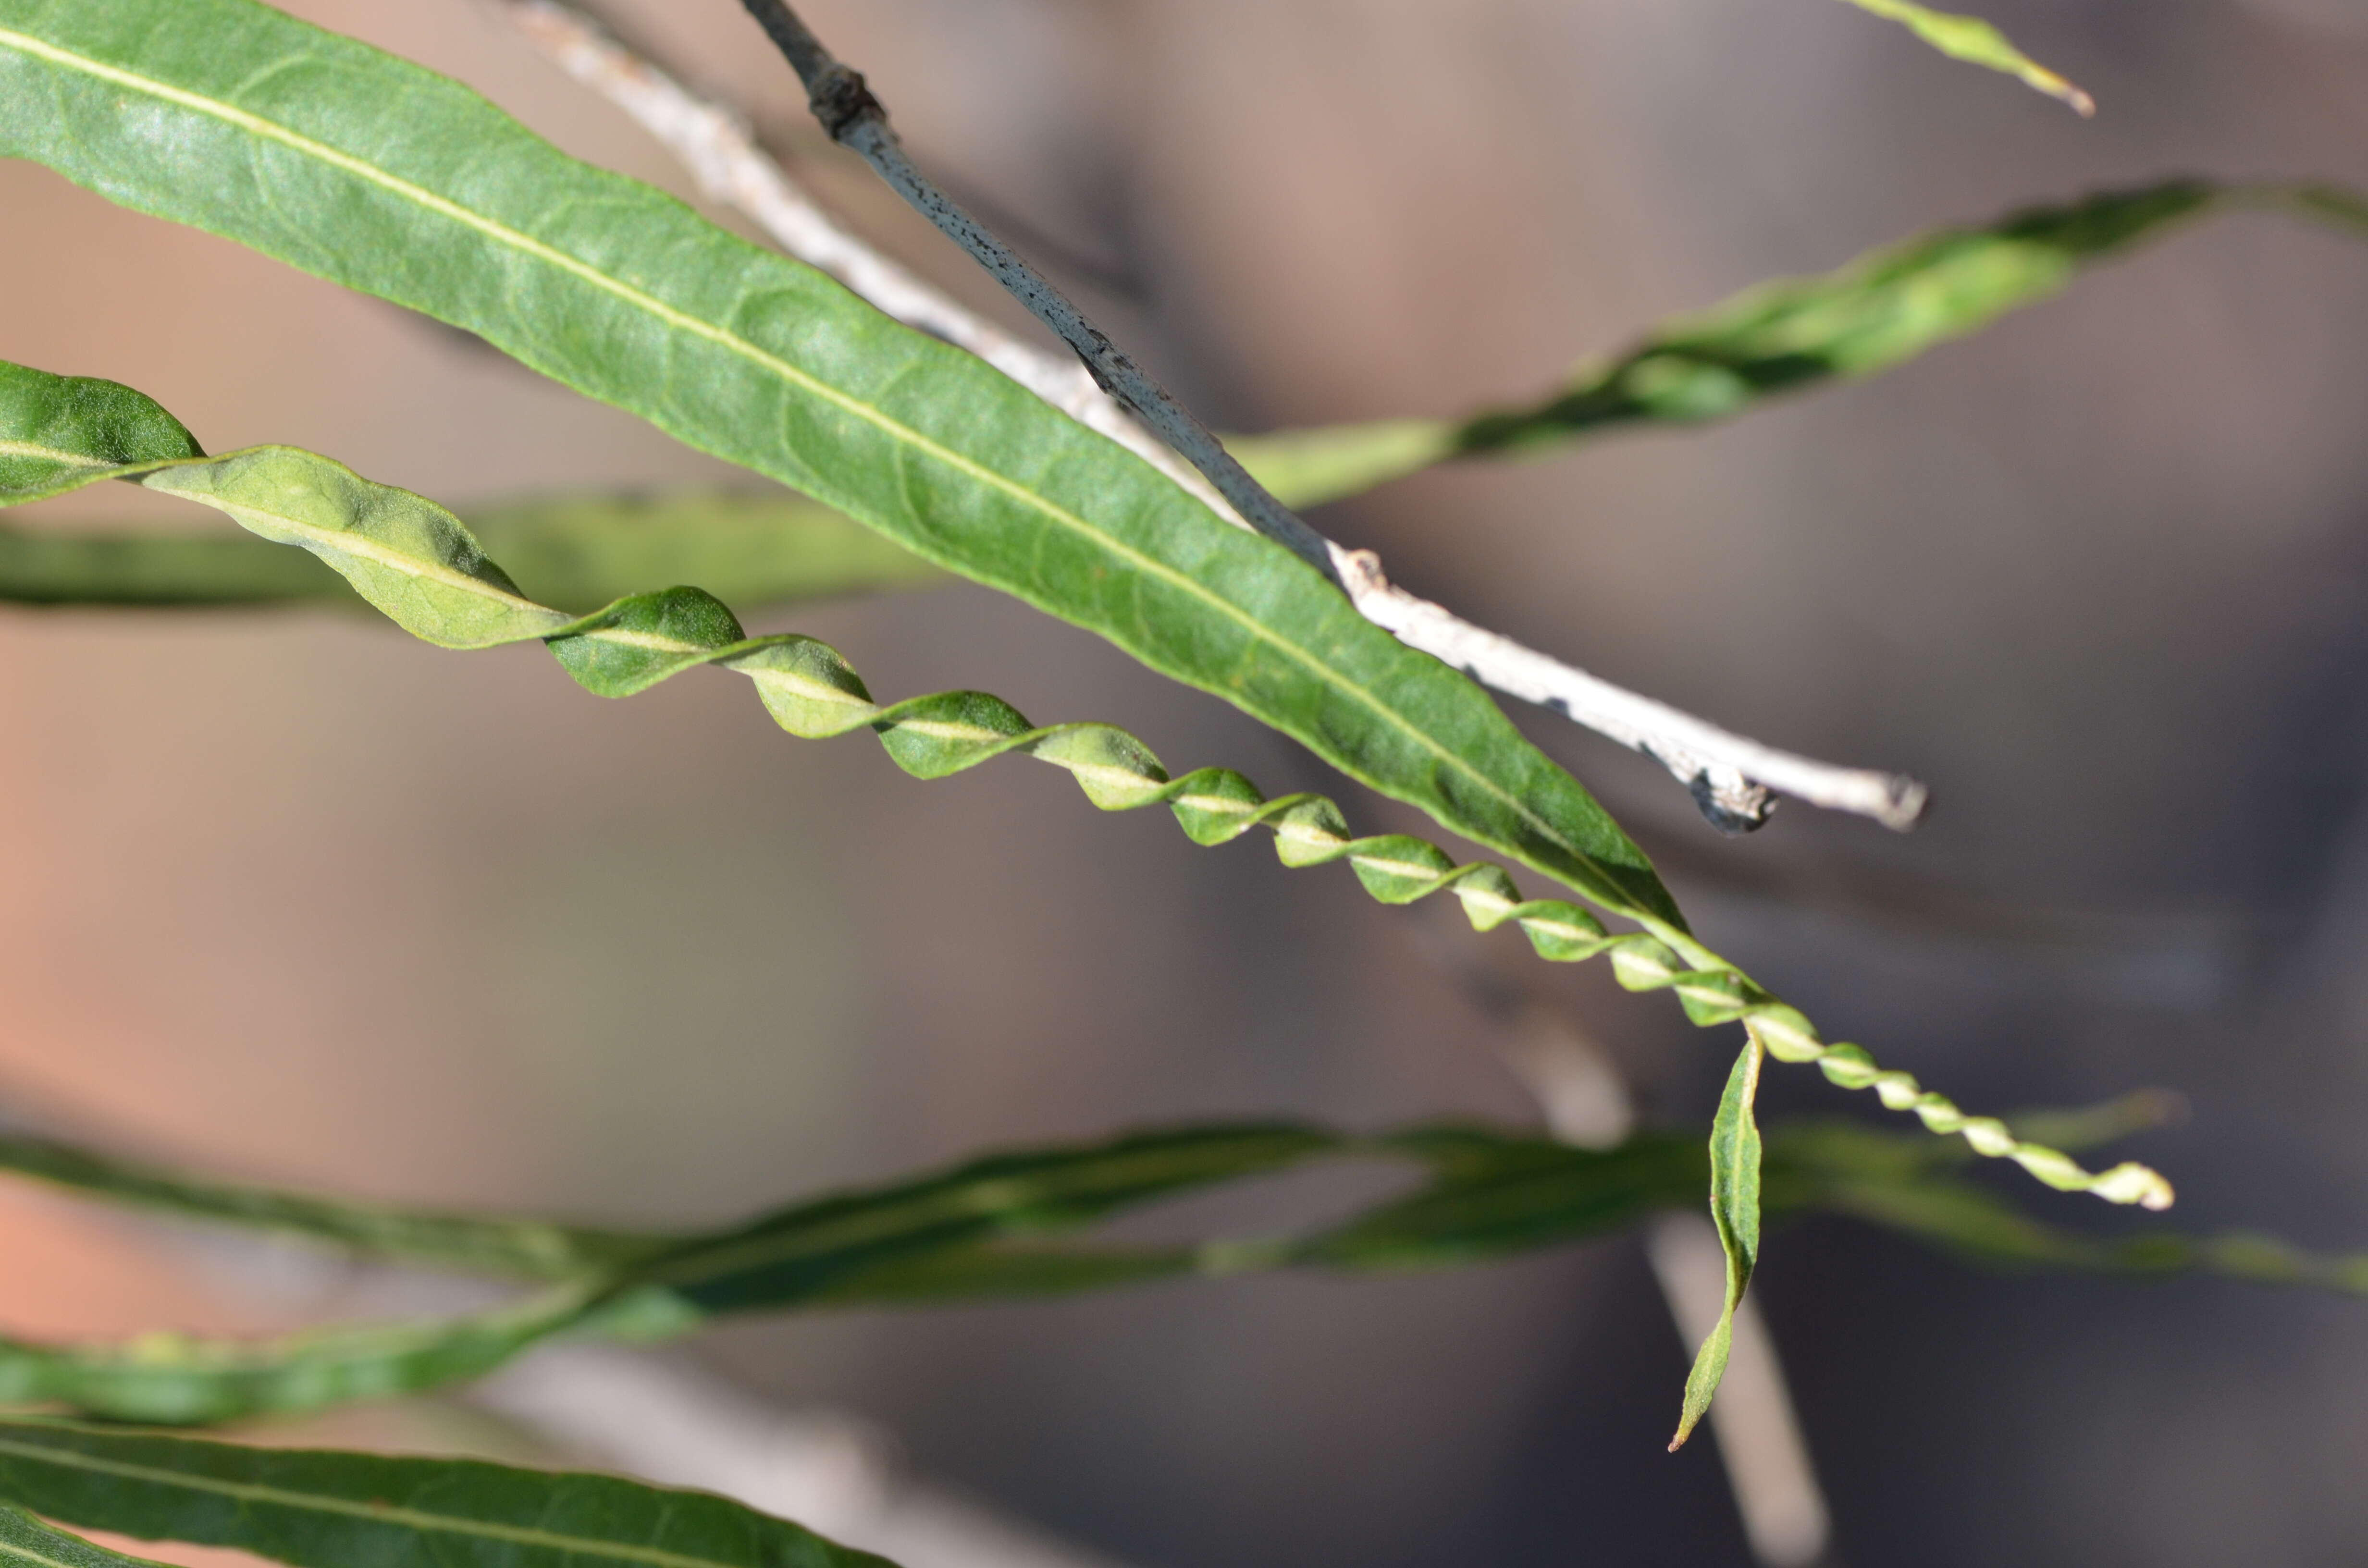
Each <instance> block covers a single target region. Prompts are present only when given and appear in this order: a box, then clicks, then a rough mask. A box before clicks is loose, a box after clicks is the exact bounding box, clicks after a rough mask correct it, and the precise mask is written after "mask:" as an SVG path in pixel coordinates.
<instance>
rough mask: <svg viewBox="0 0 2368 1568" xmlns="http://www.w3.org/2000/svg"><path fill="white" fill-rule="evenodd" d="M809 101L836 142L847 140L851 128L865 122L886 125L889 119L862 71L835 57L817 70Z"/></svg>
mask: <svg viewBox="0 0 2368 1568" xmlns="http://www.w3.org/2000/svg"><path fill="white" fill-rule="evenodd" d="M806 103H807V104H808V106H809V107H811V108H813V110H814V118H815V119H818V120H820V121H822V128H823V129H824V130H825V131H828V132H829V133H830V139H831V140H832V141H834V142H844V141H846V140H847V133H848V131H852V130H854V129H855V128H856V127H857V126H859V125H861V124H864V123H865V122H866V121H878V122H880V123H882V124H884V123H886V121H887V119H888V111H887V110H886V109H885V108H882V107H881V104H880V100H879V99H878V98H875V97H872V96H871V88H870V87H869V86H866V85H864V81H863V73H862V72H860V71H858V70H856V69H855V68H854V67H853V66H850V65H842V64H840V63H839V62H837V61H836V60H834V61H832V62H830V63H829V64H828V65H825V66H824V67H823V68H822V69H821V70H820V71H817V72H815V73H814V80H813V81H812V82H811V83H810V84H808V85H807V87H806Z"/></svg>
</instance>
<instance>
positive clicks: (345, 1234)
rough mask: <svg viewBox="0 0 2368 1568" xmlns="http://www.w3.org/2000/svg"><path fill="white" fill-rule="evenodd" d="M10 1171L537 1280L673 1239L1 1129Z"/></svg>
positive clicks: (403, 1256)
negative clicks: (196, 1171) (375, 1199)
mask: <svg viewBox="0 0 2368 1568" xmlns="http://www.w3.org/2000/svg"><path fill="white" fill-rule="evenodd" d="M0 1170H5V1171H8V1172H11V1173H13V1174H15V1175H17V1176H30V1177H32V1178H34V1179H35V1180H38V1181H41V1182H46V1183H49V1184H51V1185H53V1186H57V1187H66V1188H68V1189H70V1190H73V1191H76V1192H83V1193H87V1194H89V1195H91V1196H93V1197H97V1198H105V1199H112V1200H114V1201H116V1202H119V1203H124V1204H128V1205H131V1206H132V1207H135V1208H141V1209H147V1210H154V1211H157V1212H161V1213H165V1214H170V1215H173V1216H175V1217H176V1218H180V1219H188V1220H204V1221H219V1222H226V1223H230V1224H235V1225H242V1226H246V1227H249V1228H252V1229H257V1230H264V1231H270V1232H275V1233H279V1234H281V1235H290V1236H299V1237H302V1238H304V1239H306V1240H310V1241H317V1242H324V1243H326V1244H330V1245H333V1246H336V1247H340V1248H343V1249H345V1250H347V1251H349V1252H354V1253H358V1254H360V1255H362V1256H370V1257H379V1258H385V1259H389V1260H391V1261H396V1262H404V1263H420V1264H428V1265H431V1266H435V1267H447V1268H458V1269H465V1270H472V1271H476V1272H482V1273H489V1274H500V1275H508V1276H513V1277H516V1278H527V1279H573V1278H581V1277H582V1276H584V1275H586V1274H587V1273H592V1272H595V1271H598V1270H600V1269H604V1268H611V1267H617V1266H620V1265H621V1264H623V1263H625V1262H627V1261H629V1260H631V1259H634V1258H638V1257H644V1256H649V1255H650V1254H651V1253H653V1252H655V1251H656V1250H657V1249H658V1248H660V1247H662V1246H664V1245H666V1244H667V1242H668V1241H669V1240H670V1238H667V1237H664V1236H654V1235H645V1234H636V1233H630V1232H624V1231H608V1230H600V1229H598V1228H595V1227H589V1226H579V1225H557V1224H552V1223H551V1222H550V1221H543V1220H523V1219H512V1218H507V1217H503V1216H482V1215H461V1214H445V1213H438V1212H433V1211H424V1212H423V1211H420V1210H404V1209H396V1208H393V1207H390V1206H387V1205H384V1204H376V1203H355V1202H338V1201H335V1200H333V1199H323V1198H311V1197H305V1196H302V1195H301V1194H294V1193H285V1192H274V1191H271V1190H268V1189H267V1188H263V1187H240V1186H234V1185H232V1184H229V1183H225V1182H211V1181H201V1180H195V1179H192V1178H190V1177H187V1176H176V1175H174V1174H173V1173H171V1172H169V1171H164V1170H159V1169H157V1168H155V1167H154V1166H152V1165H142V1164H140V1163H139V1162H137V1161H131V1160H120V1159H113V1158H109V1157H108V1156H106V1155H102V1154H95V1153H90V1152H88V1151H86V1150H83V1149H78V1148H76V1147H74V1146H73V1145H72V1144H67V1143H59V1142H51V1141H50V1140H48V1139H44V1138H27V1137H15V1136H0Z"/></svg>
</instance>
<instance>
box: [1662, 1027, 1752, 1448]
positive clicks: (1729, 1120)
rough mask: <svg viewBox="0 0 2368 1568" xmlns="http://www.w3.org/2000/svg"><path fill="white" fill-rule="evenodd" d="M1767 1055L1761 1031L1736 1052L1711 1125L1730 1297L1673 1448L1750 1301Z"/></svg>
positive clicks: (1714, 1385)
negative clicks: (1762, 1070)
mask: <svg viewBox="0 0 2368 1568" xmlns="http://www.w3.org/2000/svg"><path fill="white" fill-rule="evenodd" d="M1762 1055H1763V1052H1762V1051H1761V1048H1760V1044H1759V1035H1758V1034H1757V1033H1756V1032H1754V1033H1752V1034H1751V1035H1750V1036H1749V1037H1748V1039H1746V1040H1745V1041H1744V1042H1743V1050H1742V1051H1739V1052H1738V1053H1737V1054H1736V1058H1735V1069H1734V1071H1733V1072H1731V1073H1729V1074H1727V1078H1726V1090H1725V1093H1724V1094H1722V1095H1720V1096H1719V1101H1718V1114H1717V1116H1716V1117H1714V1118H1713V1119H1712V1121H1711V1125H1710V1217H1711V1221H1712V1222H1713V1224H1715V1225H1716V1226H1717V1227H1718V1244H1719V1250H1720V1251H1722V1252H1724V1253H1725V1255H1726V1299H1725V1301H1724V1303H1722V1304H1721V1306H1720V1308H1719V1313H1718V1322H1717V1323H1716V1324H1713V1325H1712V1328H1711V1331H1710V1335H1709V1336H1708V1337H1707V1338H1705V1339H1704V1340H1703V1341H1702V1348H1701V1349H1700V1350H1698V1351H1696V1352H1695V1353H1694V1366H1693V1370H1692V1371H1691V1372H1690V1373H1688V1374H1687V1376H1686V1397H1685V1405H1684V1408H1683V1410H1682V1411H1681V1412H1680V1413H1679V1417H1678V1435H1677V1436H1676V1437H1672V1438H1670V1439H1669V1451H1670V1452H1671V1453H1675V1452H1676V1451H1677V1450H1678V1449H1679V1446H1680V1445H1682V1444H1683V1443H1684V1442H1685V1440H1686V1438H1687V1437H1691V1435H1692V1433H1693V1429H1694V1424H1695V1423H1696V1422H1698V1421H1700V1420H1701V1419H1702V1415H1703V1413H1704V1412H1706V1411H1708V1410H1709V1409H1710V1402H1711V1396H1712V1395H1713V1394H1714V1393H1716V1392H1718V1383H1719V1380H1720V1379H1721V1378H1723V1377H1725V1375H1726V1358H1727V1352H1728V1350H1729V1348H1730V1347H1731V1346H1732V1345H1733V1343H1734V1338H1735V1310H1736V1308H1737V1307H1739V1306H1741V1305H1742V1304H1743V1292H1744V1290H1746V1289H1747V1288H1748V1286H1749V1285H1750V1284H1751V1271H1752V1270H1753V1269H1754V1268H1755V1267H1758V1266H1759V1120H1758V1119H1757V1118H1756V1117H1755V1116H1754V1115H1753V1114H1752V1105H1753V1102H1754V1101H1755V1100H1757V1099H1758V1098H1759V1065H1760V1061H1761V1057H1762Z"/></svg>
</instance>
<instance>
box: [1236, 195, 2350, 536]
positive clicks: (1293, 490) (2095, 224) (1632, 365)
mask: <svg viewBox="0 0 2368 1568" xmlns="http://www.w3.org/2000/svg"><path fill="white" fill-rule="evenodd" d="M2252 207H2269V208H2276V209H2281V210H2286V211H2291V212H2295V213H2298V214H2301V215H2304V216H2306V217H2311V218H2316V219H2318V220H2320V221H2323V222H2330V223H2334V224H2337V225H2338V226H2340V227H2343V228H2347V229H2351V230H2354V231H2357V232H2362V233H2368V202H2363V201H2362V199H2361V198H2360V197H2357V196H2354V195H2352V194H2351V193H2349V192H2347V191H2343V190H2339V189H2336V188H2334V187H2324V186H2270V185H2216V184H2214V183H2211V182H2209V181H2205V180H2196V179H2175V180H2166V181H2164V182H2162V183H2160V184H2157V185H2151V186H2145V187H2137V188H2135V189H2130V190H2118V191H2105V192H2101V193H2099V194H2097V195H2093V196H2089V197H2086V198H2084V199H2080V200H2078V201H2075V202H2072V203H2069V204H2067V205H2065V206H2059V207H2039V208H2031V209H2027V210H2022V211H2019V212H2012V213H2009V214H2008V215H2007V216H2006V217H2004V218H2001V219H1999V220H1998V221H1997V222H1994V223H1990V224H1987V225H1985V226H1983V227H1979V228H1946V229H1934V230H1930V231H1928V232H1927V233H1921V234H1917V235H1914V236H1912V237H1910V238H1909V239H1907V240H1905V241H1902V242H1901V243H1899V244H1894V245H1887V246H1885V247H1884V248H1882V249H1880V250H1875V251H1871V252H1869V253H1867V254H1866V255H1864V256H1860V257H1859V258H1858V259H1856V260H1855V261H1852V262H1850V263H1849V264H1848V265H1847V266H1844V267H1840V268H1839V269H1838V270H1836V271H1833V272H1827V273H1819V274H1816V275H1814V276H1811V277H1805V278H1780V279H1777V280H1776V281H1773V282H1770V283H1763V284H1761V285H1759V287H1757V288H1754V289H1750V290H1746V291H1744V292H1743V293H1740V294H1737V295H1736V296H1734V297H1733V298H1732V299H1729V300H1726V301H1724V302H1722V303H1720V304H1716V305H1713V306H1712V307H1711V308H1710V309H1709V310H1707V311H1703V312H1699V313H1698V314H1694V315H1688V316H1680V317H1679V318H1677V319H1676V320H1674V321H1668V322H1664V323H1662V324H1660V325H1658V326H1656V327H1655V328H1653V329H1652V330H1651V331H1649V332H1647V333H1646V334H1645V336H1644V339H1643V340H1642V341H1641V342H1639V343H1638V344H1636V345H1635V347H1632V348H1630V349H1629V350H1627V352H1625V353H1623V354H1621V355H1618V356H1616V357H1614V358H1611V359H1609V360H1605V361H1601V362H1599V363H1596V364H1592V365H1588V366H1586V367H1583V368H1582V369H1580V370H1579V371H1578V372H1577V375H1576V376H1575V377H1574V378H1573V379H1572V380H1571V381H1570V382H1569V383H1568V384H1566V385H1565V386H1564V387H1562V388H1560V389H1559V390H1557V391H1555V392H1554V393H1552V394H1551V395H1550V396H1548V397H1546V398H1544V399H1543V400H1542V401H1539V402H1536V403H1528V404H1521V405H1516V406H1513V407H1509V408H1502V409H1495V410H1489V411H1486V412H1483V413H1481V414H1478V415H1472V416H1470V417H1468V418H1464V419H1452V420H1449V419H1440V420H1426V419H1392V420H1383V421H1379V422H1376V423H1373V424H1366V425H1336V426H1322V427H1318V428H1315V429H1307V430H1286V431H1281V432H1278V433H1276V434H1273V435H1269V436H1251V437H1236V438H1235V439H1233V440H1232V441H1231V442H1230V443H1229V445H1231V446H1232V447H1233V449H1235V451H1236V452H1238V453H1239V454H1240V456H1241V460H1242V461H1243V462H1244V463H1245V464H1247V466H1248V467H1249V469H1250V470H1251V472H1254V473H1256V474H1257V475H1258V477H1259V478H1260V479H1261V480H1263V481H1264V482H1265V483H1267V484H1268V485H1269V487H1270V488H1272V489H1273V490H1274V492H1275V493H1276V494H1279V495H1281V496H1282V497H1283V498H1284V499H1285V500H1286V501H1289V502H1291V503H1292V505H1294V506H1313V505H1315V504H1316V503H1318V502H1323V501H1334V500H1338V499H1340V498H1341V497H1343V496H1348V495H1354V494H1358V493H1359V492H1360V491H1364V490H1370V489H1372V487H1373V486H1374V485H1377V484H1381V483H1386V482H1387V481H1389V480H1393V479H1398V478H1402V477H1404V476H1405V475H1406V474H1409V473H1414V472H1418V471H1419V470H1422V469H1426V468H1429V467H1430V466H1431V465H1433V464H1435V463H1440V462H1444V461H1446V460H1450V459H1452V458H1466V457H1486V456H1496V455H1500V454H1502V455H1534V454H1540V453H1543V452H1546V451H1549V450H1553V449H1559V448H1560V447H1562V446H1564V445H1566V444H1568V443H1569V442H1571V441H1572V440H1574V439H1576V438H1577V437H1580V436H1582V435H1585V434H1586V433H1588V432H1589V431H1592V430H1596V429H1600V428H1603V427H1606V426H1618V425H1627V424H1634V423H1641V422H1650V423H1655V424H1691V423H1697V422H1700V421H1702V420H1708V419H1720V418H1725V417H1726V416H1727V415H1733V414H1739V413H1741V412H1743V411H1744V410H1745V409H1747V408H1748V407H1751V406H1753V405H1754V404H1756V403H1759V401H1760V400H1762V399H1764V398H1767V397H1770V396H1772V395H1775V394H1777V393H1780V392H1794V391H1799V390H1801V389H1804V388H1806V387H1810V386H1814V385H1816V384H1818V383H1820V382H1825V381H1835V380H1847V379H1850V378H1855V377H1860V376H1869V375H1873V374H1874V373H1875V372H1877V371H1879V370H1884V369H1890V368H1891V367H1892V366H1894V365H1896V364H1899V363H1900V362H1901V361H1903V360H1907V359H1910V358H1915V357H1916V356H1917V355H1918V354H1921V353H1923V352H1924V351H1925V350H1926V349H1928V348H1932V347H1937V346H1938V345H1940V344H1942V343H1945V342H1947V341H1949V340H1950V339H1952V338H1956V337H1962V336H1964V335H1967V334H1969V333H1972V332H1975V331H1978V330H1979V329H1980V328H1982V327H1984V326H1987V324H1989V323H1991V322H1992V321H1994V320H1996V319H1997V318H1998V317H1999V316H2000V315H2003V314H2005V313H2006V312H2009V311H2014V310H2020V309H2021V308H2022V307H2024V306H2026V305H2033V304H2037V303H2038V302H2040V301H2043V300H2045V299H2048V298H2050V297H2052V296H2053V295H2055V294H2056V293H2057V292H2059V291H2060V290H2063V289H2064V288H2065V287H2066V285H2067V284H2069V283H2070V282H2071V281H2072V279H2073V278H2075V277H2077V276H2078V273H2079V272H2080V270H2081V269H2082V268H2083V267H2089V266H2091V265H2094V264H2095V263H2098V262H2100V261H2104V260H2107V259H2109V258H2111V257H2113V256H2118V255H2120V254H2121V253H2123V251H2125V250H2127V249H2129V248H2130V247H2131V246H2133V245H2135V244H2139V243H2141V242H2143V241H2146V240H2151V239H2154V238H2157V237H2159V236H2161V235H2164V234H2168V233H2171V232H2172V231H2173V230H2175V229H2177V228H2179V227H2180V226H2181V225H2183V224H2184V223H2186V222H2190V221H2192V220H2193V219H2195V218H2198V217H2201V216H2203V214H2205V213H2208V212H2213V211H2216V210H2226V209H2230V208H2252Z"/></svg>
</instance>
